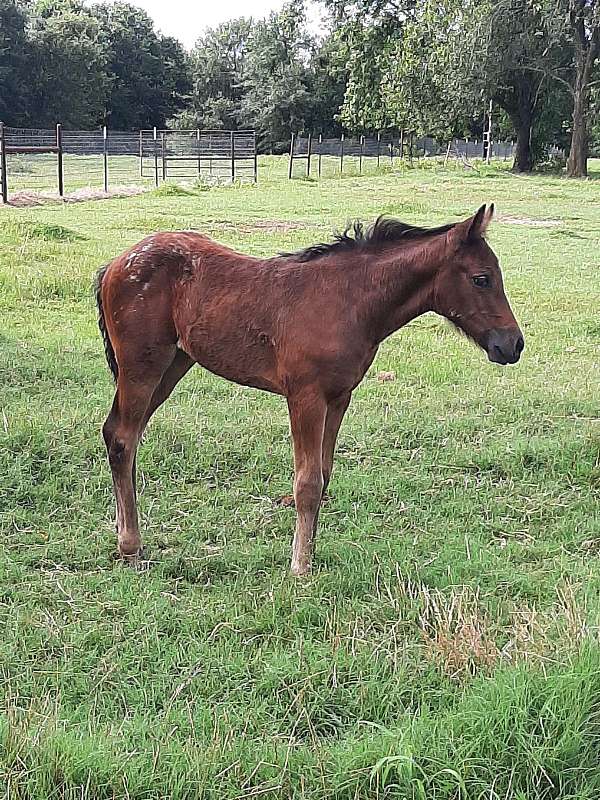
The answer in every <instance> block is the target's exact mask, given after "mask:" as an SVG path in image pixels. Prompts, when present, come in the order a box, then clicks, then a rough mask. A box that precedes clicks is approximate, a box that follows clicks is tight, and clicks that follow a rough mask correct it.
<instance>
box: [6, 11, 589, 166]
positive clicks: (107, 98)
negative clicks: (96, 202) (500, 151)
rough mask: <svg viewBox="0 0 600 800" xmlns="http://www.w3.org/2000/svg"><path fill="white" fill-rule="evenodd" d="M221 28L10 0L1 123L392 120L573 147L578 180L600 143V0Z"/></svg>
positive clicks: (264, 135)
mask: <svg viewBox="0 0 600 800" xmlns="http://www.w3.org/2000/svg"><path fill="white" fill-rule="evenodd" d="M324 2H325V5H326V7H327V9H328V15H327V20H326V30H325V32H324V34H323V35H320V36H316V35H313V34H311V33H310V32H309V28H308V25H307V19H306V13H305V8H304V4H303V3H302V2H299V3H298V2H293V0H292V1H291V2H288V3H287V5H285V6H284V7H283V8H282V9H281V11H278V12H273V13H271V14H270V15H269V16H268V17H267V18H266V19H251V18H240V19H234V20H231V21H229V22H226V23H223V24H222V25H219V26H218V27H216V28H214V29H212V30H207V31H205V32H204V33H203V35H202V36H201V37H200V38H199V39H198V41H197V43H196V45H195V47H194V48H193V49H192V50H191V52H186V51H185V50H184V48H183V47H182V46H181V44H180V43H179V42H178V41H177V40H175V39H173V38H171V37H167V36H163V35H162V34H161V33H160V32H158V31H157V30H156V29H155V26H154V24H153V22H152V20H151V18H150V17H149V16H148V15H147V14H146V13H145V12H144V11H143V10H141V9H139V8H137V7H136V6H133V5H130V4H129V3H126V2H116V3H113V4H104V3H96V4H88V3H84V2H83V0H0V119H1V120H2V121H4V122H5V123H7V124H9V125H19V126H35V127H46V126H50V125H53V124H54V123H55V122H57V121H61V122H63V124H65V125H66V126H68V127H80V128H85V127H95V126H98V125H102V124H107V125H109V126H110V127H112V128H113V129H115V128H116V129H136V128H140V127H146V128H147V127H151V126H154V125H156V126H157V127H163V126H165V125H169V126H172V127H180V128H185V127H193V128H196V127H201V128H225V129H238V128H255V129H256V131H257V134H258V141H259V145H260V147H261V149H262V150H263V151H267V152H268V151H271V152H280V151H282V150H283V149H284V148H285V147H287V143H288V142H289V136H290V133H291V132H300V131H302V130H311V131H312V132H313V133H315V134H319V133H322V134H324V135H338V134H339V133H341V132H342V131H347V132H348V133H354V134H356V133H368V132H374V131H376V130H384V129H387V130H390V131H399V130H401V129H403V130H408V131H413V132H415V133H419V134H424V133H427V134H429V135H433V136H436V137H438V138H439V139H440V140H442V141H444V140H447V139H448V138H450V137H453V136H461V135H470V136H475V137H481V133H482V128H483V124H484V123H483V121H484V110H485V109H486V108H487V107H488V104H489V102H490V101H491V102H492V105H493V108H494V121H495V128H496V130H498V131H502V133H503V134H504V135H506V136H509V137H514V138H515V139H516V141H517V153H516V158H515V165H514V167H515V169H516V170H519V171H529V170H531V169H532V168H534V166H535V165H536V164H537V163H538V162H539V161H540V160H542V159H543V158H544V157H545V155H546V152H547V148H548V146H549V145H552V144H558V145H562V146H566V148H567V150H568V151H569V160H568V172H569V174H570V175H574V176H575V175H585V172H586V166H587V156H588V153H589V152H590V149H593V148H596V149H597V148H598V147H600V123H599V122H598V110H599V107H600V0H324Z"/></svg>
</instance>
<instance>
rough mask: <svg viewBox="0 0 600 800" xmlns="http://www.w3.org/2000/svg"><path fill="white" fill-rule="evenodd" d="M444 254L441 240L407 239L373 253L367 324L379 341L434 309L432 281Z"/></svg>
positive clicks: (369, 276)
mask: <svg viewBox="0 0 600 800" xmlns="http://www.w3.org/2000/svg"><path fill="white" fill-rule="evenodd" d="M443 258H444V248H443V244H442V243H441V242H439V241H438V242H434V241H431V242H429V241H425V242H423V241H415V242H406V243H403V244H401V245H399V246H397V247H394V248H389V249H386V251H384V252H381V253H380V254H377V255H374V256H373V258H372V260H371V261H370V263H369V265H368V267H367V270H366V272H367V273H368V279H369V280H370V282H371V289H372V291H371V296H370V308H369V312H368V317H369V318H370V320H369V322H370V327H371V329H372V331H373V332H374V334H375V337H376V339H377V341H378V342H381V341H383V339H385V338H386V337H388V336H389V335H390V334H391V333H393V332H394V331H396V330H398V328H401V327H402V326H403V325H406V324H407V323H408V322H410V321H411V320H413V319H415V318H416V317H419V316H420V315H421V314H424V313H426V312H427V311H432V310H433V301H434V284H435V276H436V274H437V272H438V268H439V266H440V264H441V262H442V260H443Z"/></svg>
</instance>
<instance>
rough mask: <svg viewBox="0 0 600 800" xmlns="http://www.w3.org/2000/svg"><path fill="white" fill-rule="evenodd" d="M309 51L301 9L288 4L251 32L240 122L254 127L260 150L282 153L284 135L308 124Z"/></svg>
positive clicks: (286, 135)
mask: <svg viewBox="0 0 600 800" xmlns="http://www.w3.org/2000/svg"><path fill="white" fill-rule="evenodd" d="M312 47H313V42H312V40H311V38H310V37H309V36H308V35H307V33H306V16H305V12H304V5H303V3H300V4H298V3H295V2H290V3H289V4H288V5H285V6H284V7H283V9H282V10H281V11H280V12H279V13H271V15H270V16H269V18H268V19H266V20H262V21H260V22H257V23H256V25H255V26H254V28H253V30H252V35H251V37H250V41H249V46H248V58H247V62H246V73H245V77H244V97H243V100H242V105H241V116H242V122H243V124H244V125H248V126H249V127H256V129H257V132H258V141H259V144H260V146H261V147H262V148H263V149H264V150H267V151H274V152H275V151H280V150H282V149H283V148H285V147H286V146H287V143H288V142H289V135H290V131H300V130H302V129H303V128H304V126H305V124H306V121H307V119H308V118H309V110H310V103H311V97H310V92H309V75H308V66H307V65H308V62H309V59H310V53H311V49H312Z"/></svg>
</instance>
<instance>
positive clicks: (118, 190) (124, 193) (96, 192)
mask: <svg viewBox="0 0 600 800" xmlns="http://www.w3.org/2000/svg"><path fill="white" fill-rule="evenodd" d="M145 191H148V190H147V189H146V188H145V187H143V186H117V187H115V188H114V189H110V191H108V192H105V191H103V190H102V189H91V188H89V187H88V188H85V189H77V190H76V191H74V192H69V193H68V194H66V195H65V196H64V197H62V198H61V197H60V196H59V195H58V194H56V192H35V191H21V192H13V193H12V194H11V195H10V197H9V202H8V205H9V206H13V207H15V208H25V207H27V206H45V205H50V204H52V203H85V202H86V201H88V200H110V199H111V198H113V197H133V196H134V195H136V194H142V193H143V192H145Z"/></svg>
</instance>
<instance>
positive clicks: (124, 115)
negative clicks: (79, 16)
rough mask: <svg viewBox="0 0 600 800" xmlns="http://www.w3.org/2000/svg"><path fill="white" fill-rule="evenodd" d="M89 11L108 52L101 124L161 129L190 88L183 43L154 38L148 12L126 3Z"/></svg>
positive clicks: (180, 104)
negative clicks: (106, 85)
mask: <svg viewBox="0 0 600 800" xmlns="http://www.w3.org/2000/svg"><path fill="white" fill-rule="evenodd" d="M93 13H94V15H95V16H96V18H97V19H98V20H99V22H100V26H101V30H102V37H103V42H104V46H105V48H106V52H107V54H108V66H107V69H108V78H109V81H110V92H109V96H108V100H107V103H106V121H107V123H108V124H110V126H111V127H112V128H115V129H121V130H131V129H134V128H143V127H150V126H154V125H156V126H158V127H162V126H163V125H164V124H165V122H166V120H167V119H168V118H169V117H171V116H172V115H173V114H174V113H176V112H177V111H178V110H180V109H181V108H182V107H183V105H184V103H185V95H186V94H187V93H188V91H189V88H190V87H189V80H188V66H187V59H186V55H185V51H184V50H183V47H182V46H181V44H180V43H179V42H177V41H176V40H175V39H172V38H169V37H166V38H165V37H161V36H159V35H158V34H157V33H156V31H155V30H154V24H153V22H152V20H151V19H150V17H149V16H148V14H146V12H145V11H143V10H142V9H140V8H137V7H136V6H132V5H130V4H129V3H122V2H117V3H114V4H111V5H106V4H99V5H96V6H93Z"/></svg>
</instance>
